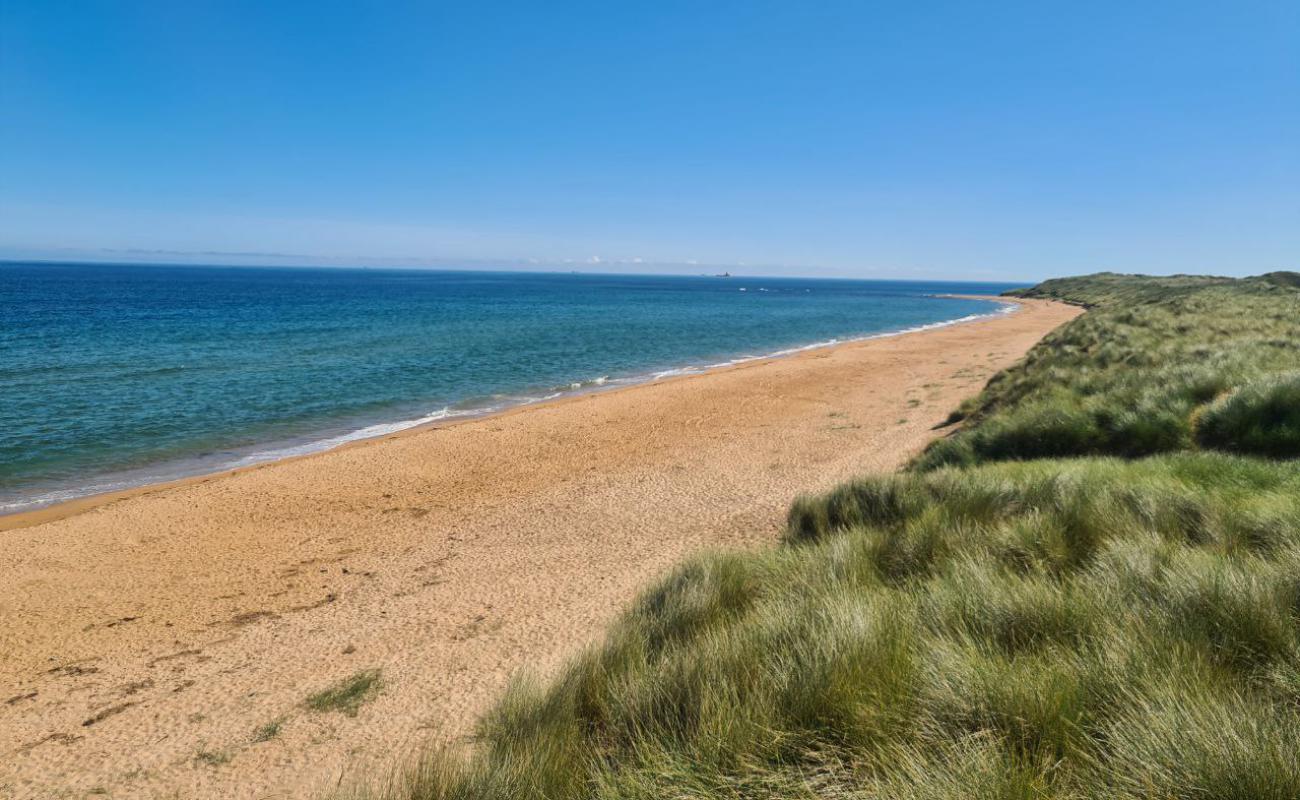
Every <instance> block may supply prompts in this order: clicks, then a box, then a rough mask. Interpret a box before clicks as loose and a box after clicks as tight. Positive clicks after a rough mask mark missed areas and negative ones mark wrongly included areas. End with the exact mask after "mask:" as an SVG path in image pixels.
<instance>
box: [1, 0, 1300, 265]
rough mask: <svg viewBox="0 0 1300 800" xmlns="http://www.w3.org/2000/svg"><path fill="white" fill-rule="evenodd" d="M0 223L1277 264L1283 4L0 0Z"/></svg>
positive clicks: (1296, 22)
mask: <svg viewBox="0 0 1300 800" xmlns="http://www.w3.org/2000/svg"><path fill="white" fill-rule="evenodd" d="M0 37H2V38H0V111H2V112H3V124H0V257H9V258H20V257H39V258H95V259H109V260H166V261H203V262H208V263H252V262H261V263H354V264H384V263H389V264H395V265H418V264H432V265H469V266H472V265H476V264H481V265H507V266H508V265H517V264H522V265H530V264H531V265H536V266H539V267H542V268H554V267H555V266H556V265H563V268H570V266H572V268H582V269H601V270H610V271H616V270H627V271H652V270H686V271H690V270H692V269H693V268H694V267H695V266H696V265H697V264H699V265H705V264H708V265H732V266H736V265H740V271H749V272H754V273H761V272H770V273H781V274H838V275H860V276H866V277H884V278H890V277H897V278H912V277H949V278H957V279H1013V280H1020V279H1026V278H1041V277H1047V276H1050V275H1060V274H1071V273H1078V272H1084V271H1093V270H1098V269H1117V270H1124V271H1146V272H1175V271H1188V272H1215V273H1223V274H1248V273H1256V272H1261V271H1266V270H1271V269H1279V268H1291V269H1300V3H1296V2H1295V0H1283V1H1279V2H1252V1H1251V0H1243V1H1242V2H1232V3H1228V2H1197V1H1196V0H1187V1H1186V2H1167V3H1166V2H1139V3H1133V2H1094V3H1077V2H1070V3H1066V2H1060V3H1058V2H1050V1H1049V2H1042V1H1040V2H1003V3H969V2H968V3H942V2H929V3H927V2H895V3H870V2H849V3H834V2H784V3H770V2H707V3H700V2H671V1H669V2H655V3H621V2H607V1H606V2H593V3H561V2H556V3H540V2H537V3H526V4H525V3H501V2H497V3H492V2H481V3H470V2H463V3H435V2H425V3H402V2H356V3H334V2H310V3H293V2H274V3H266V2H203V1H202V0H187V2H172V1H171V0H168V1H167V2H153V3H150V2H130V1H129V0H111V1H109V2H68V3H52V2H48V0H4V2H3V3H0Z"/></svg>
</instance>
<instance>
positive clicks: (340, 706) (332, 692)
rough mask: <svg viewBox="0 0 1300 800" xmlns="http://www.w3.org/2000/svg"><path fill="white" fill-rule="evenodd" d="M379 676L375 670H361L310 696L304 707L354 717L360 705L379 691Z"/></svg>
mask: <svg viewBox="0 0 1300 800" xmlns="http://www.w3.org/2000/svg"><path fill="white" fill-rule="evenodd" d="M379 675H380V673H379V670H377V669H366V670H361V671H360V672H357V673H356V674H354V675H351V676H349V677H347V678H344V679H343V680H341V681H339V682H338V683H336V684H334V685H333V686H331V687H329V688H328V689H324V690H322V691H320V692H317V693H316V694H313V695H310V696H309V697H308V698H307V700H306V701H305V705H306V706H307V708H309V709H311V710H312V711H319V712H329V711H337V712H340V713H343V714H347V715H348V716H349V717H355V716H356V715H357V711H359V710H360V708H361V706H362V704H364V703H365V702H366V701H368V700H370V699H371V698H372V697H373V696H374V695H375V693H376V692H378V691H379V686H380V679H379Z"/></svg>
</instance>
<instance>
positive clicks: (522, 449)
mask: <svg viewBox="0 0 1300 800" xmlns="http://www.w3.org/2000/svg"><path fill="white" fill-rule="evenodd" d="M1078 313H1079V311H1078V310H1077V309H1075V308H1071V307H1067V306H1063V305H1058V304H1050V303H1043V302H1034V301H1026V302H1024V304H1023V308H1022V309H1021V310H1020V311H1019V312H1017V313H1015V314H1011V315H1007V316H1003V317H999V318H995V319H990V320H986V321H980V322H973V323H970V324H964V325H957V326H952V327H947V328H940V329H937V330H931V331H926V332H921V333H912V334H906V335H901V336H896V337H890V338H884V339H876V340H870V341H866V342H858V343H852V344H845V345H840V346H837V347H833V348H826V349H821V350H814V351H808V352H805V353H803V354H800V355H796V356H792V357H789V358H782V359H775V360H769V361H759V362H750V363H746V364H742V365H738V366H735V367H731V368H726V369H720V370H717V371H713V372H709V373H707V374H704V375H696V376H688V377H682V378H677V379H672V380H664V381H660V382H656V383H651V384H645V385H641V386H636V387H631V388H627V389H621V390H616V391H609V392H603V393H598V394H591V395H586V396H581V397H575V398H570V399H565V400H560V401H556V402H553V403H550V404H545V405H538V406H531V407H528V408H525V409H518V410H515V411H511V412H507V413H503V414H500V415H497V416H493V417H487V418H483V419H478V420H472V421H465V422H460V423H456V424H447V425H433V426H430V427H426V428H421V429H417V430H413V431H408V432H405V433H402V434H398V435H395V436H390V437H387V438H383V439H378V440H372V441H368V442H362V443H358V444H356V445H351V446H347V447H343V448H339V449H337V450H334V451H331V452H328V453H322V454H317V455H313V456H307V457H303V458H298V459H293V460H288V461H282V462H277V463H274V464H269V465H263V466H260V467H254V468H250V469H246V470H242V471H238V472H234V473H222V474H219V475H214V476H207V477H203V478H196V479H193V480H187V481H180V482H177V483H174V484H168V485H164V486H155V487H149V488H147V489H142V490H136V491H132V492H124V493H120V494H117V495H112V496H107V497H101V498H94V499H91V500H88V501H83V502H80V503H74V504H66V505H64V506H59V507H56V508H53V509H47V510H45V511H41V512H36V513H33V514H27V515H18V516H13V517H6V518H3V519H0V575H3V576H4V580H2V581H0V620H3V625H2V626H0V754H2V755H0V797H6V798H8V797H13V798H25V797H78V798H80V797H85V796H87V795H88V794H90V793H91V792H96V793H99V792H103V793H106V794H107V796H110V797H114V798H120V797H184V798H222V800H239V799H241V798H282V797H295V798H298V797H311V796H319V795H320V793H321V792H322V791H324V790H327V789H330V788H332V787H335V786H337V785H339V784H340V783H342V784H343V785H345V786H346V785H348V784H349V783H350V782H352V781H355V780H361V779H370V778H374V777H376V776H382V775H383V774H384V773H385V772H386V771H388V770H390V769H392V768H393V767H394V766H395V765H397V764H398V763H400V762H401V760H402V759H403V758H407V757H409V755H410V754H411V753H413V752H416V751H418V749H419V748H420V747H421V746H422V745H426V744H428V743H430V742H438V741H448V740H457V739H461V738H463V737H465V736H466V735H467V734H468V733H469V732H471V730H472V726H473V722H474V720H475V719H476V717H477V716H478V715H479V714H481V713H482V712H483V711H484V710H485V709H486V708H487V707H488V706H489V705H490V703H491V702H492V700H493V699H494V698H495V697H497V696H498V695H499V693H500V691H501V689H502V688H503V686H504V685H505V684H506V681H507V679H508V678H509V677H510V676H511V675H512V674H515V673H516V672H518V671H519V670H521V669H531V670H535V671H537V672H539V673H541V674H543V675H545V674H548V673H551V672H553V671H554V670H555V668H556V667H557V666H558V665H560V664H561V663H562V662H563V660H564V659H565V658H566V657H568V656H571V655H572V654H574V653H575V652H576V651H577V650H578V649H579V648H581V647H582V646H583V645H584V644H587V643H590V642H592V641H594V640H596V639H597V637H598V636H599V635H600V633H601V631H602V629H603V627H604V626H605V625H606V624H608V622H609V621H610V620H611V619H612V618H613V616H614V615H615V614H616V613H617V611H618V610H619V609H620V608H621V607H623V606H625V605H626V604H627V603H628V602H629V600H631V599H632V598H633V597H634V596H635V594H636V592H637V591H638V590H639V589H641V588H642V587H644V586H646V584H647V582H649V581H651V580H652V579H654V577H655V576H656V575H659V574H662V573H663V572H664V570H666V569H668V568H669V567H671V566H672V565H673V564H674V563H676V562H678V561H680V560H681V559H682V558H683V557H684V556H686V555H688V554H690V553H692V552H696V551H699V550H700V549H702V548H710V547H749V546H757V545H763V544H769V543H771V542H773V541H774V540H775V539H776V537H777V536H778V534H779V531H780V528H781V523H782V521H783V517H784V514H785V510H786V508H787V506H788V504H789V502H790V500H791V498H792V497H793V496H794V495H795V494H797V493H799V492H813V491H818V490H823V489H826V488H828V487H830V486H831V485H833V484H835V483H836V482H837V481H840V480H843V479H845V478H847V477H850V476H852V475H855V474H859V473H864V472H870V471H879V470H888V469H892V468H895V467H897V466H898V465H899V464H901V463H902V462H903V461H905V460H906V459H907V458H908V457H910V456H911V455H913V454H914V453H916V452H917V451H918V450H919V449H920V448H921V447H923V446H924V445H925V443H926V442H927V441H929V440H930V439H932V438H933V437H935V436H937V435H942V433H943V431H941V430H934V428H935V426H936V424H938V423H940V422H941V421H942V420H943V419H944V417H945V416H946V415H947V413H948V412H949V411H950V410H951V409H952V408H953V407H954V406H956V405H957V403H958V402H960V401H961V400H962V399H963V398H965V397H967V396H969V395H971V394H974V393H975V392H976V391H977V390H978V389H979V388H980V387H981V386H982V385H983V383H984V381H985V380H987V378H988V377H989V376H990V375H991V374H992V373H994V372H995V371H997V370H999V369H1002V368H1004V367H1006V366H1008V365H1010V364H1011V363H1012V362H1014V361H1015V360H1016V359H1018V358H1019V357H1020V356H1021V355H1023V354H1024V353H1025V351H1026V350H1028V349H1029V348H1030V347H1031V346H1032V345H1033V344H1034V343H1035V342H1036V341H1037V340H1038V339H1039V338H1040V337H1041V336H1042V335H1043V334H1045V333H1046V332H1047V331H1049V330H1051V329H1052V328H1054V327H1056V326H1057V325H1060V324H1061V323H1063V322H1065V321H1066V320H1068V319H1070V318H1072V317H1074V316H1075V315H1076V314H1078ZM365 669H378V670H381V675H382V688H381V689H380V691H379V692H378V693H377V694H376V695H375V696H374V697H373V699H371V700H370V701H369V702H366V703H365V704H363V705H362V706H361V707H360V709H359V710H358V713H357V714H356V715H355V716H348V715H347V714H345V713H339V712H320V711H314V710H311V709H310V708H308V707H307V706H306V705H305V703H304V701H305V699H306V698H307V697H308V696H309V695H311V694H312V693H314V692H317V691H320V690H321V689H323V688H326V687H328V686H330V685H331V684H334V683H335V682H337V681H339V680H340V679H343V678H346V677H347V676H350V675H352V674H355V673H357V672H358V671H360V670H365Z"/></svg>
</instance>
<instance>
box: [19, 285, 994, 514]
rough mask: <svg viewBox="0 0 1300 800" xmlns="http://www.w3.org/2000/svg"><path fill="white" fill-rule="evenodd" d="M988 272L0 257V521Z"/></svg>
mask: <svg viewBox="0 0 1300 800" xmlns="http://www.w3.org/2000/svg"><path fill="white" fill-rule="evenodd" d="M1007 288H1010V287H1009V286H1008V285H1003V284H973V283H933V282H884V281H849V280H811V279H783V278H752V277H749V278H746V277H726V278H723V277H706V276H699V277H681V276H672V277H667V276H630V275H591V274H551V273H545V274H543V273H520V272H481V271H425V270H396V269H333V268H330V269H326V268H320V269H316V268H251V267H194V266H144V265H89V264H26V263H0V513H12V512H16V511H23V510H28V509H31V508H36V507H39V506H42V505H47V504H49V503H53V502H58V501H61V500H66V499H71V498H74V497H78V496H82V495H87V494H93V493H98V492H104V491H111V490H115V489H121V488H125V487H129V486H133V485H141V484H145V483H150V482H155V481H160V480H167V479H171V478H177V477H182V476H186V475H194V474H200V473H204V472H213V471H218V470H222V469H227V468H231V467H236V466H243V465H247V464H252V463H256V462H259V461H265V460H270V459H275V458H281V457H285V456H290V455H296V454H300V453H307V452H312V451H315V450H322V449H327V448H329V447H332V446H336V445H338V444H341V443H343V442H347V441H352V440H355V439H360V438H366V437H371V436H378V435H383V434H386V433H390V432H393V431H397V430H401V429H402V428H406V427H411V426H413V425H417V424H420V423H424V422H433V421H437V420H452V419H456V418H462V417H469V416H474V415H480V414H484V413H490V412H492V411H496V410H500V409H504V408H507V407H510V406H515V405H520V404H526V403H534V402H538V401H542V400H546V399H549V398H555V397H559V396H562V395H565V394H569V393H574V392H587V391H600V390H603V389H605V388H608V387H614V386H619V385H626V384H629V383H635V382H639V381H651V380H657V379H661V378H663V377H666V376H670V375H677V374H683V373H689V372H695V371H701V370H705V369H708V368H709V367H711V366H718V365H722V364H728V363H735V362H736V361H738V360H742V359H750V358H755V357H761V356H766V355H772V354H783V353H788V352H792V351H795V350H798V349H801V348H806V347H809V346H817V345H823V344H828V343H833V342H837V341H844V340H848V339H854V338H860V337H866V336H873V335H880V334H887V333H891V332H897V331H905V330H912V329H916V328H922V327H925V326H930V325H935V324H942V323H946V322H948V321H952V320H960V319H966V318H969V317H972V316H978V315H984V314H990V313H996V312H998V311H999V309H1000V308H1001V307H1000V306H999V305H997V304H995V303H991V302H987V301H978V300H963V299H953V298H945V297H940V296H939V295H943V294H949V293H966V294H975V293H978V294H994V293H997V292H1001V291H1003V290H1005V289H1007Z"/></svg>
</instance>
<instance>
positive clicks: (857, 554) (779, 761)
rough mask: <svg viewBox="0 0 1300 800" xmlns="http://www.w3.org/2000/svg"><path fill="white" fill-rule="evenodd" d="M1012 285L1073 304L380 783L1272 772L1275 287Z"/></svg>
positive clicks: (970, 781)
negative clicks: (1009, 357)
mask: <svg viewBox="0 0 1300 800" xmlns="http://www.w3.org/2000/svg"><path fill="white" fill-rule="evenodd" d="M1030 294H1033V295H1034V296H1055V297H1059V298H1063V299H1068V300H1071V301H1073V302H1079V303H1085V304H1088V305H1090V306H1091V307H1092V308H1093V310H1092V311H1091V312H1090V313H1089V314H1088V315H1085V316H1084V317H1081V318H1080V319H1078V320H1076V321H1075V322H1072V323H1070V324H1069V325H1067V326H1066V327H1064V328H1063V329H1061V330H1060V331H1058V332H1057V333H1055V334H1053V335H1052V336H1050V337H1049V338H1048V339H1046V340H1044V342H1043V343H1041V344H1040V345H1039V346H1038V347H1036V348H1035V349H1034V350H1033V351H1032V352H1031V354H1030V355H1029V356H1028V357H1027V358H1026V360H1025V361H1024V362H1023V363H1022V364H1020V365H1018V366H1017V367H1015V368H1013V369H1012V370H1009V371H1007V372H1006V373H1003V374H1001V375H1000V376H998V377H997V378H995V380H994V381H992V382H991V383H990V385H989V387H988V388H987V389H986V390H985V392H984V393H983V394H982V395H981V396H980V398H978V400H977V401H975V402H974V403H972V404H970V406H969V412H970V414H969V418H968V421H967V422H966V424H965V426H964V427H963V430H962V431H961V432H959V433H958V434H956V435H955V436H953V437H951V438H949V439H947V440H945V441H944V442H942V443H940V444H938V445H936V446H935V447H933V448H931V450H930V451H928V452H927V453H926V454H925V455H924V456H922V457H921V458H920V459H919V460H918V462H917V463H916V464H914V465H913V466H912V468H911V469H909V470H908V471H906V472H903V473H900V474H895V475H880V476H871V477H865V478H862V479H859V480H856V481H853V482H850V483H848V484H845V485H843V486H841V487H839V488H837V489H836V490H834V491H832V492H830V493H828V494H827V495H825V496H821V497H812V498H801V499H799V500H798V501H797V502H796V503H795V504H794V506H793V507H792V509H791V512H790V520H789V526H788V531H787V535H786V541H785V543H784V544H783V545H782V546H780V547H776V548H772V549H770V550H767V551H762V552H754V553H744V554H735V553H716V554H712V555H707V556H703V557H699V558H696V559H694V560H692V561H690V562H688V563H686V564H684V565H682V566H681V567H680V568H678V569H677V570H676V571H675V572H674V573H673V574H672V575H670V576H669V577H668V578H667V579H666V580H664V581H662V582H661V583H660V584H659V585H657V586H655V587H654V588H652V589H650V590H649V591H647V592H646V593H645V594H644V595H643V596H642V597H640V598H639V599H638V600H637V602H636V603H635V604H634V605H633V606H632V607H631V608H630V609H629V610H628V611H627V612H626V613H625V614H624V615H623V616H622V617H621V618H620V619H619V620H618V621H617V622H616V624H614V625H613V626H612V627H611V629H610V631H609V634H608V636H607V638H606V640H605V642H604V643H603V644H601V645H600V646H598V647H595V648H592V649H590V650H589V651H587V652H585V653H583V654H582V655H581V656H579V657H578V658H577V659H575V661H574V662H573V663H572V664H570V665H569V667H568V668H566V669H565V670H564V671H563V672H562V673H561V674H560V675H559V676H558V677H557V678H556V679H555V680H553V681H551V682H549V683H545V684H542V683H538V682H535V681H530V680H527V679H521V680H518V681H516V682H515V683H514V684H513V685H512V687H511V688H510V690H509V691H508V692H507V694H506V696H505V697H504V698H503V699H502V700H501V702H500V703H499V704H498V705H497V707H496V708H495V709H494V710H493V712H492V713H491V714H490V715H488V717H487V718H485V719H484V720H483V722H482V725H481V730H480V733H479V737H478V741H477V743H476V745H475V746H474V747H473V748H471V749H470V751H469V752H458V751H455V750H450V749H448V750H441V751H438V752H435V753H433V754H431V755H430V756H429V757H428V758H427V759H425V760H424V761H423V762H422V763H421V765H420V768H419V769H418V770H417V771H416V772H415V773H414V774H412V775H409V776H406V777H405V778H404V779H403V780H402V781H401V782H400V783H399V784H397V785H396V786H395V787H393V788H392V789H391V790H390V791H389V794H390V795H391V796H393V797H401V798H411V799H412V800H415V799H416V798H429V799H432V798H465V799H469V798H481V799H482V800H488V799H489V798H492V799H493V800H495V799H496V798H516V797H518V798H546V800H566V799H567V798H600V799H604V798H611V799H612V798H645V800H650V798H737V799H738V798H849V797H852V798H917V799H918V800H919V799H921V798H927V799H930V800H944V799H947V798H952V799H953V800H956V799H957V798H972V797H979V798H985V797H990V798H1096V799H1097V800H1100V798H1135V799H1136V798H1143V799H1144V800H1157V799H1159V800H1167V799H1168V798H1187V800H1192V799H1193V798H1227V799H1229V800H1231V799H1232V798H1241V799H1242V800H1245V799H1246V798H1252V799H1267V798H1277V799H1278V800H1281V799H1282V798H1300V755H1298V754H1300V744H1298V743H1300V462H1296V461H1292V460H1288V459H1290V458H1292V457H1294V455H1295V453H1294V452H1293V451H1291V450H1289V449H1288V447H1289V446H1275V444H1276V442H1277V441H1279V440H1285V436H1286V434H1285V432H1286V431H1288V430H1290V428H1289V427H1288V426H1290V425H1291V424H1292V423H1291V422H1290V420H1292V419H1293V417H1292V416H1291V415H1292V414H1293V413H1294V411H1295V395H1294V393H1293V391H1292V388H1291V387H1292V386H1293V383H1292V381H1293V378H1292V377H1289V375H1293V374H1294V372H1295V370H1296V369H1297V367H1300V363H1297V361H1298V359H1300V350H1298V349H1297V347H1296V344H1297V342H1300V331H1296V330H1295V325H1296V324H1297V320H1298V319H1300V309H1297V308H1296V305H1297V303H1300V293H1297V292H1296V291H1295V289H1294V288H1293V287H1291V286H1290V285H1288V284H1287V282H1286V281H1285V280H1283V281H1276V280H1273V279H1272V278H1271V277H1270V278H1268V279H1256V280H1242V281H1229V280H1226V279H1197V278H1175V279H1142V278H1135V277H1131V276H1096V277H1093V278H1087V279H1074V280H1072V281H1058V282H1048V283H1047V284H1044V285H1043V286H1042V287H1038V288H1037V289H1035V290H1033V291H1032V292H1031V293H1030ZM1288 309H1289V310H1290V311H1289V312H1288ZM1291 312H1295V314H1296V315H1295V316H1292V315H1291ZM1279 431H1281V433H1279ZM1261 443H1262V444H1261ZM1151 453H1155V454H1156V455H1150V454H1151ZM1139 456H1148V457H1139Z"/></svg>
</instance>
